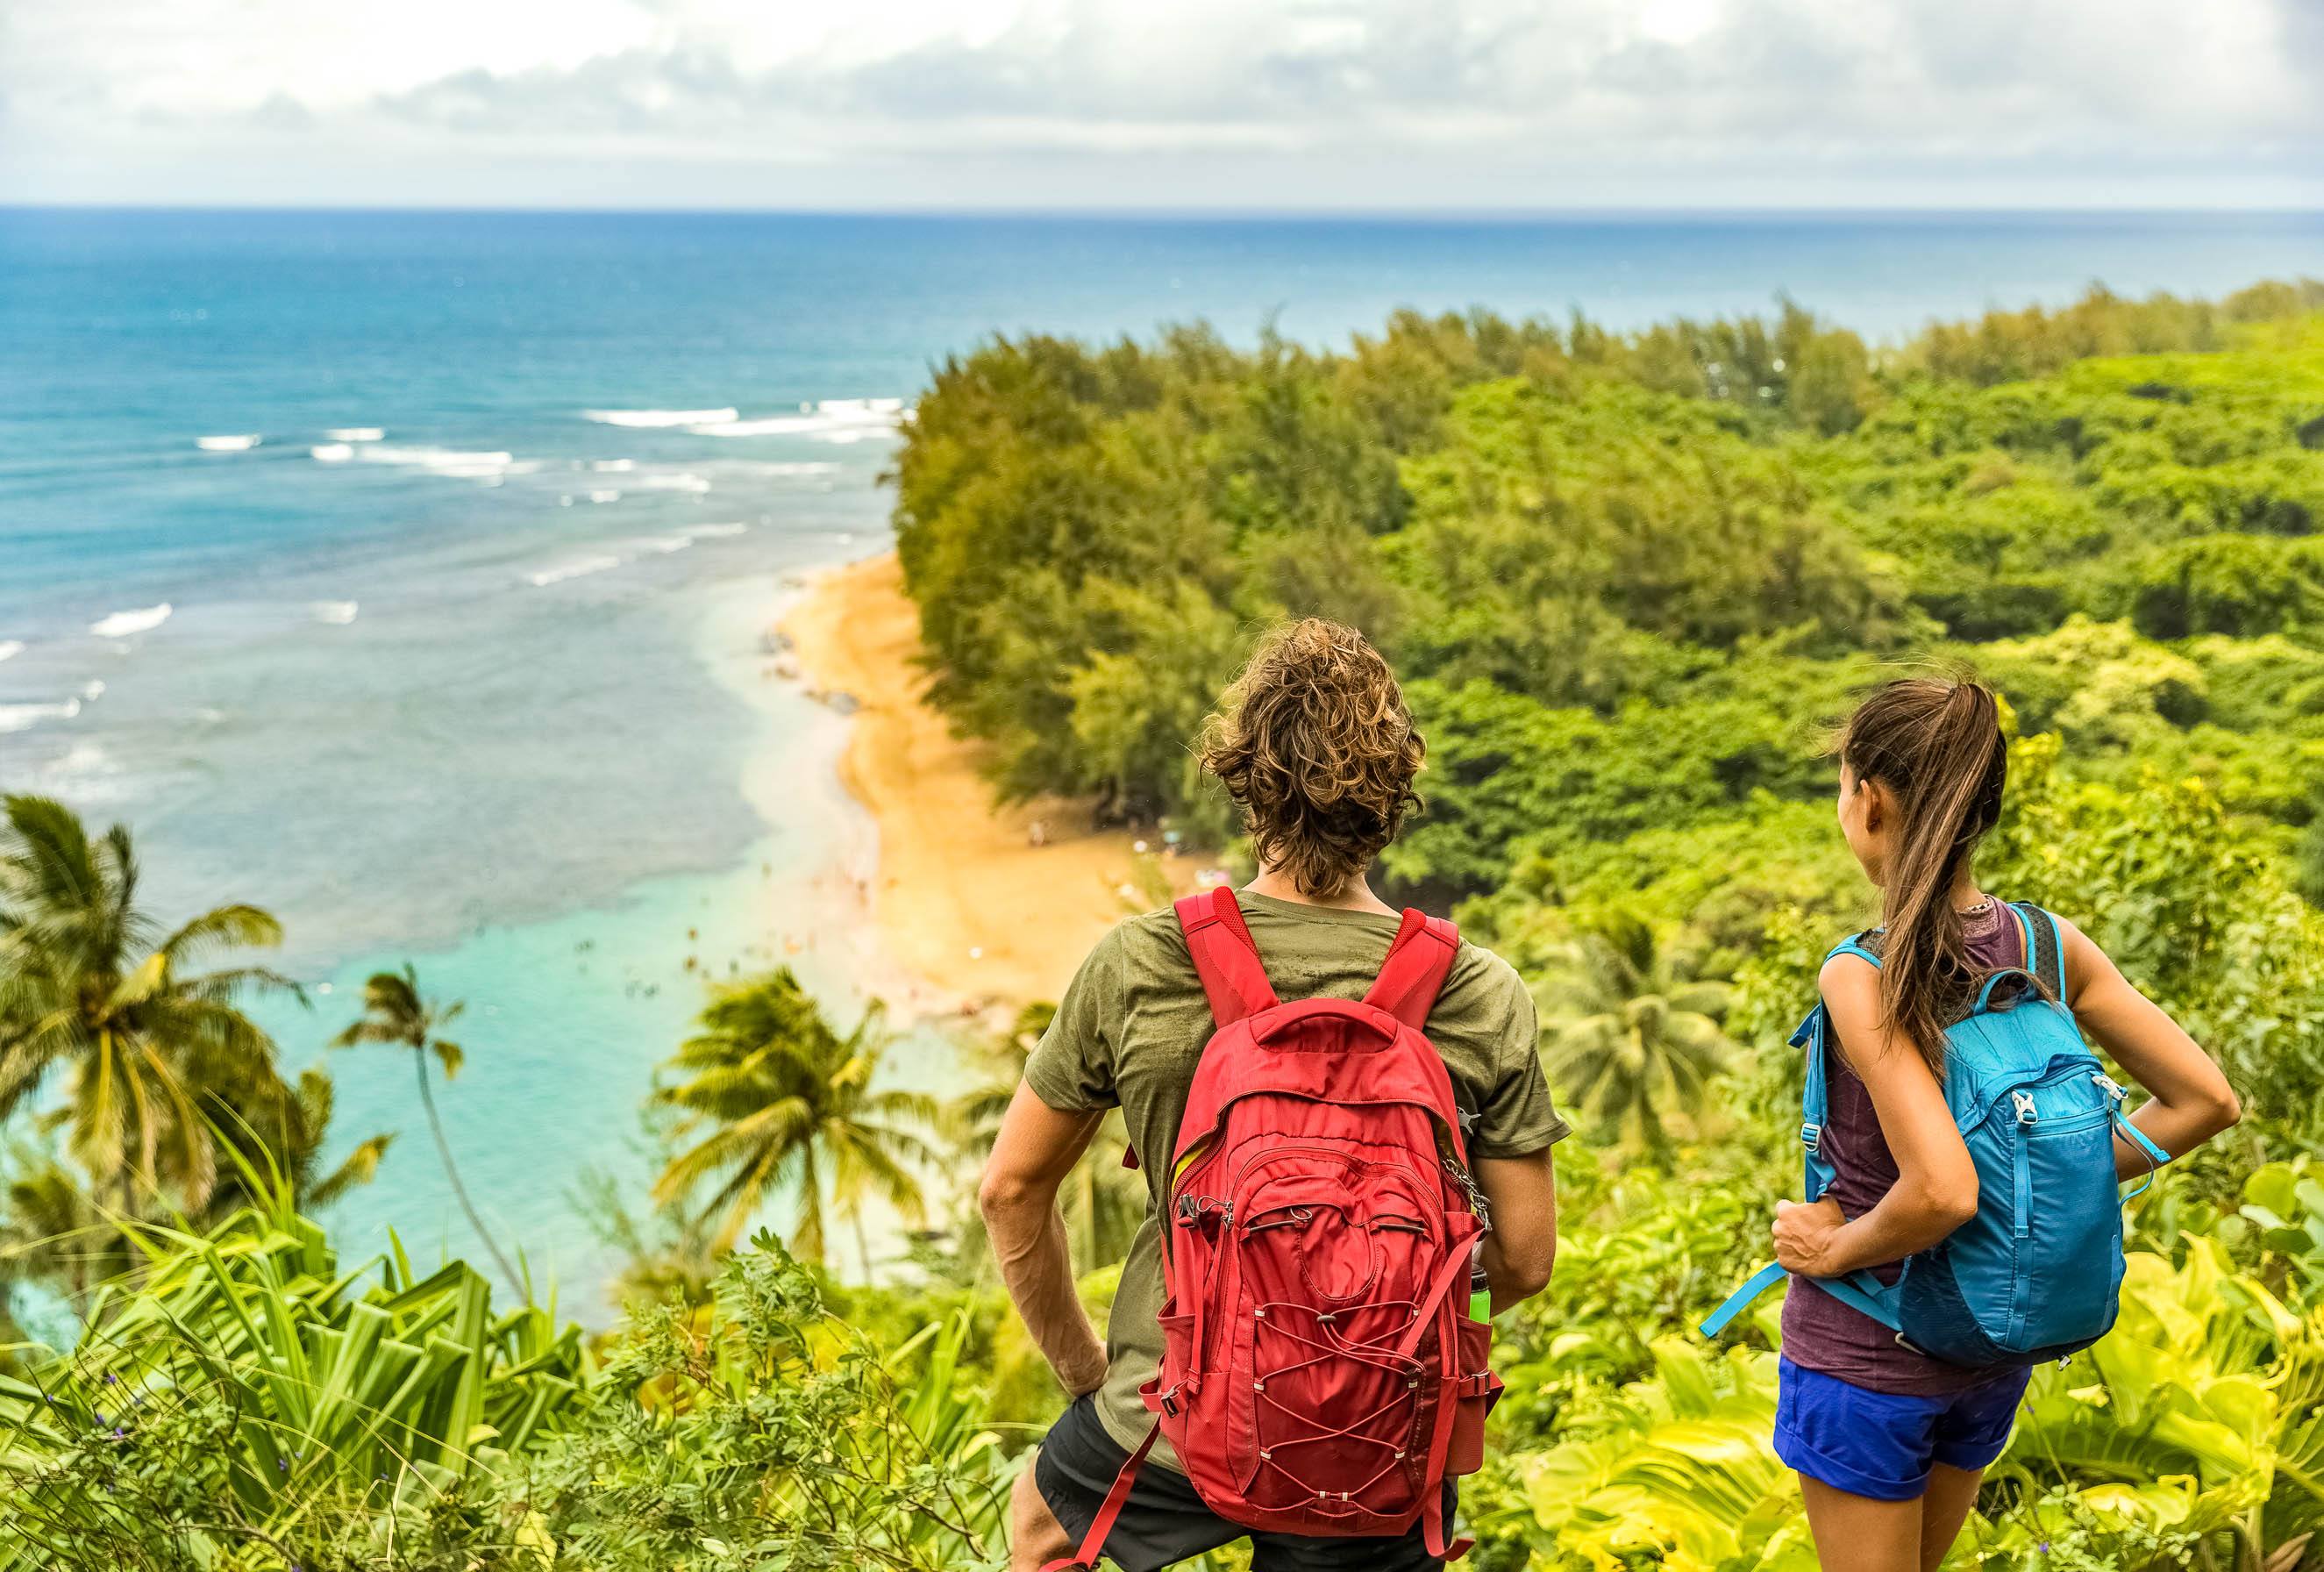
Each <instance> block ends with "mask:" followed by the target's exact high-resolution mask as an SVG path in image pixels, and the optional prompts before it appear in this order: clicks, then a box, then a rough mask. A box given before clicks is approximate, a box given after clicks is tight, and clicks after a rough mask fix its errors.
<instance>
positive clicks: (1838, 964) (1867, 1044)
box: [1775, 956, 1977, 1277]
mask: <svg viewBox="0 0 2324 1572" xmlns="http://www.w3.org/2000/svg"><path fill="white" fill-rule="evenodd" d="M1821 987H1822V990H1823V1001H1824V1008H1825V1009H1826V1010H1827V1011H1829V1012H1830V1013H1831V1025H1832V1029H1833V1030H1832V1039H1833V1041H1834V1043H1835V1045H1836V1046H1837V1047H1838V1049H1839V1050H1840V1052H1841V1053H1843V1054H1845V1055H1846V1056H1847V1058H1848V1063H1849V1068H1852V1069H1853V1070H1855V1071H1856V1073H1857V1076H1858V1077H1859V1078H1860V1079H1861V1080H1862V1081H1863V1082H1864V1087H1865V1089H1866V1090H1867V1091H1868V1092H1870V1093H1871V1094H1872V1106H1873V1109H1874V1110H1875V1112H1877V1114H1879V1116H1880V1133H1881V1134H1882V1135H1884V1136H1885V1137H1886V1139H1887V1142H1888V1150H1889V1151H1890V1153H1891V1154H1892V1155H1894V1156H1895V1159H1896V1183H1895V1185H1894V1186H1893V1187H1892V1188H1890V1189H1889V1191H1888V1193H1887V1194H1886V1195H1885V1196H1883V1197H1881V1198H1880V1200H1879V1203H1878V1204H1877V1205H1876V1206H1875V1207H1873V1208H1872V1209H1871V1210H1870V1211H1868V1212H1867V1213H1865V1214H1864V1215H1863V1216H1860V1217H1858V1218H1856V1219H1855V1220H1854V1221H1852V1222H1851V1221H1848V1220H1846V1219H1844V1218H1843V1217H1842V1216H1841V1215H1840V1203H1839V1202H1837V1201H1834V1200H1832V1199H1831V1198H1830V1197H1825V1198H1824V1199H1823V1200H1821V1201H1818V1202H1815V1203H1814V1204H1813V1205H1810V1206H1801V1205H1798V1204H1796V1203H1793V1202H1778V1203H1776V1208H1775V1259H1776V1260H1777V1261H1779V1262H1782V1263H1783V1264H1784V1266H1785V1267H1786V1268H1788V1269H1790V1270H1791V1271H1798V1272H1804V1273H1806V1274H1807V1275H1808V1276H1810V1277H1839V1276H1841V1275H1843V1274H1844V1273H1847V1272H1850V1271H1858V1270H1859V1269H1861V1268H1864V1267H1867V1266H1877V1265H1881V1264H1883V1263H1885V1262H1891V1261H1901V1260H1903V1259H1904V1257H1905V1256H1907V1255H1910V1254H1912V1253H1914V1252H1915V1251H1919V1250H1926V1249H1927V1248H1929V1246H1931V1245H1932V1244H1936V1243H1937V1241H1939V1240H1941V1239H1942V1238H1943V1237H1944V1236H1945V1235H1946V1234H1950V1233H1951V1232H1952V1231H1953V1230H1954V1229H1956V1228H1958V1227H1960V1225H1962V1224H1963V1223H1966V1222H1968V1221H1969V1219H1970V1218H1971V1217H1973V1216H1977V1165H1976V1164H1975V1163H1974V1162H1972V1161H1970V1160H1969V1148H1968V1147H1967V1146H1966V1145H1964V1144H1963V1143H1962V1142H1961V1137H1960V1130H1959V1129H1958V1128H1957V1127H1956V1126H1955V1125H1954V1124H1953V1115H1952V1111H1951V1110H1950V1108H1948V1107H1947V1106H1946V1105H1945V1092H1944V1087H1942V1086H1941V1085H1940V1084H1939V1083H1938V1081H1937V1077H1936V1076H1935V1075H1934V1074H1933V1073H1932V1071H1931V1070H1930V1068H1929V1065H1928V1061H1927V1060H1926V1059H1923V1058H1922V1057H1921V1055H1920V1051H1919V1050H1917V1049H1915V1048H1914V1046H1913V1044H1912V1043H1911V1041H1909V1040H1906V1039H1904V1038H1903V1037H1901V1036H1899V1035H1897V1034H1896V1033H1895V1032H1893V1031H1886V1030H1885V1029H1884V1028H1883V1027H1882V1026H1881V1024H1880V976H1879V974H1878V973H1877V972H1876V971H1875V970H1873V968H1872V966H1871V964H1870V963H1869V962H1867V961H1864V960H1861V959H1859V958H1858V957H1854V956H1840V957H1836V958H1834V959H1832V960H1831V961H1828V962H1826V963H1825V965H1824V968H1823V976H1822V978H1821Z"/></svg>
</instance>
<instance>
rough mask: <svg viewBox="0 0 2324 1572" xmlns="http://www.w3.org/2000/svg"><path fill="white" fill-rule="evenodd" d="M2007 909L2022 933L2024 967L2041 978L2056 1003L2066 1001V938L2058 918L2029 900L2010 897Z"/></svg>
mask: <svg viewBox="0 0 2324 1572" xmlns="http://www.w3.org/2000/svg"><path fill="white" fill-rule="evenodd" d="M2009 909H2010V910H2011V911H2015V912H2016V913H2017V923H2018V926H2019V928H2021V929H2023V930H2024V934H2025V969H2026V970H2027V971H2029V972H2031V973H2033V975H2034V976H2036V977H2038V978H2040V979H2041V982H2042V985H2043V987H2045V988H2047V989H2049V990H2050V994H2051V996H2052V998H2054V999H2056V1000H2057V1001H2058V1003H2061V1004H2063V1003H2066V940H2065V936H2064V935H2063V934H2061V933H2060V932H2059V931H2058V920H2057V919H2056V918H2054V917H2052V916H2051V915H2050V914H2049V913H2048V912H2047V911H2043V910H2042V908H2040V907H2039V906H2036V905H2034V904H2033V902H2031V901H2013V902H2010V903H2009Z"/></svg>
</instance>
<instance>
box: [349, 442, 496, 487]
mask: <svg viewBox="0 0 2324 1572" xmlns="http://www.w3.org/2000/svg"><path fill="white" fill-rule="evenodd" d="M355 457H356V458H359V459H362V460H363V461H364V463H366V464H400V465H403V466H406V467H410V468H413V469H423V470H426V471H427V472H428V473H429V474H430V475H441V476H446V477H447V478H449V479H453V480H481V481H484V482H486V483H487V484H490V485H498V484H499V483H500V482H501V481H502V480H503V479H505V478H506V477H507V476H512V475H530V474H532V473H533V472H534V471H535V470H537V469H539V467H540V461H539V459H537V458H517V457H516V456H515V455H514V454H512V453H484V452H472V451H469V450H466V449H464V448H388V447H381V446H375V445H368V444H367V445H365V446H363V447H359V448H356V449H355Z"/></svg>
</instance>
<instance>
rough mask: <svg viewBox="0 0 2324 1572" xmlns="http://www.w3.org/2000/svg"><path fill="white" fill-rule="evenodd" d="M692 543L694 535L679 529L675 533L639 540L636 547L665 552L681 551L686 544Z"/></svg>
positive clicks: (643, 549) (684, 548)
mask: <svg viewBox="0 0 2324 1572" xmlns="http://www.w3.org/2000/svg"><path fill="white" fill-rule="evenodd" d="M693 544H694V536H693V535H692V534H691V533H689V532H684V531H681V532H678V533H677V534H675V535H656V536H654V537H653V538H652V539H651V540H648V541H639V542H638V549H639V550H642V551H660V552H665V553H666V552H670V551H683V550H686V549H687V547H688V546H691V545H693Z"/></svg>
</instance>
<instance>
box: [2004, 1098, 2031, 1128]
mask: <svg viewBox="0 0 2324 1572" xmlns="http://www.w3.org/2000/svg"><path fill="white" fill-rule="evenodd" d="M2009 1096H2010V1100H2011V1101H2012V1102H2014V1103H2015V1104H2016V1105H2017V1122H2018V1123H2019V1124H2033V1121H2034V1119H2035V1117H2036V1114H2034V1111H2033V1093H2031V1092H2012V1093H2010V1094H2009Z"/></svg>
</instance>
